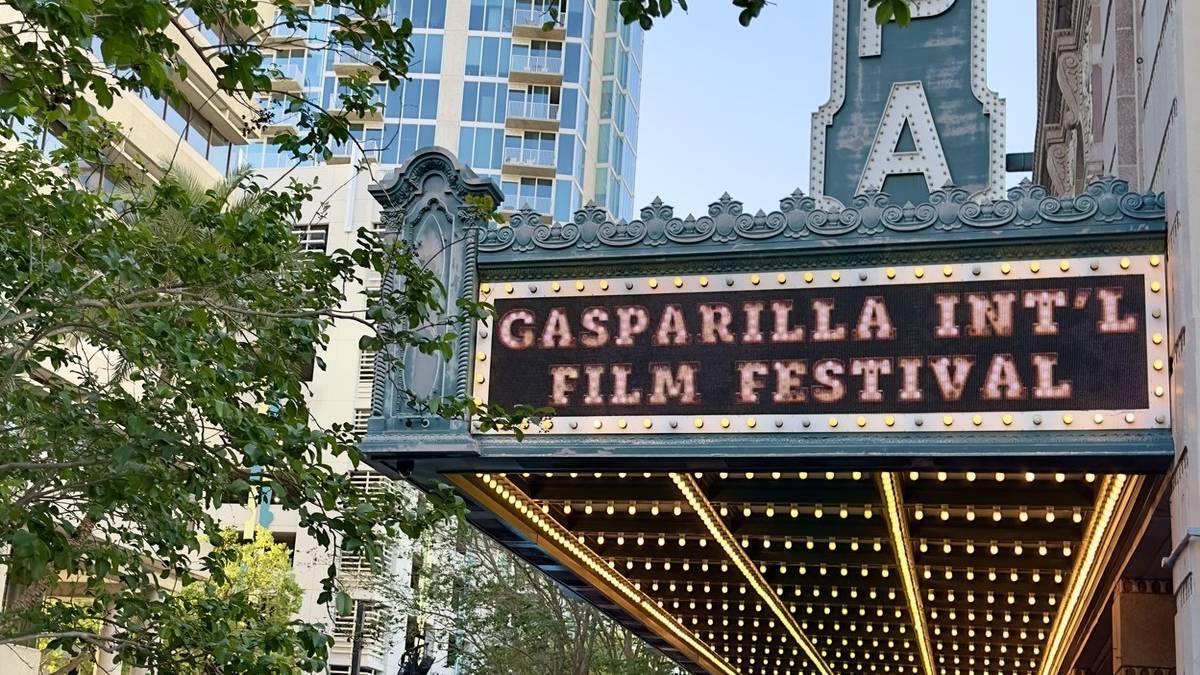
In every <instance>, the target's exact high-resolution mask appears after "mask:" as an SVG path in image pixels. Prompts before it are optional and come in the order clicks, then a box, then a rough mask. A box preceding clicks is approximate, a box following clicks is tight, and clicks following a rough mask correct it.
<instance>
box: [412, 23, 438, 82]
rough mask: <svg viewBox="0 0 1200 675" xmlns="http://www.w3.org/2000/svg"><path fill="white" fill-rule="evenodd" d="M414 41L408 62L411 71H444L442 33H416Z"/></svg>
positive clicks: (413, 37)
mask: <svg viewBox="0 0 1200 675" xmlns="http://www.w3.org/2000/svg"><path fill="white" fill-rule="evenodd" d="M409 41H410V42H412V54H411V56H410V59H409V63H408V72H409V73H440V72H442V34H441V33H416V34H414V35H413V36H412V37H411V38H409Z"/></svg>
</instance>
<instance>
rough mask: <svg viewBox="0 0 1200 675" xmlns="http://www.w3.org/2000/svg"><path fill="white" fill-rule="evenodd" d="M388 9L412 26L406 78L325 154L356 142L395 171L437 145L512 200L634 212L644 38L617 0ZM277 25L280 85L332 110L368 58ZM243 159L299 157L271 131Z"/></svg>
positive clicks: (448, 2) (460, 0) (547, 208)
mask: <svg viewBox="0 0 1200 675" xmlns="http://www.w3.org/2000/svg"><path fill="white" fill-rule="evenodd" d="M554 6H557V9H558V16H559V21H558V23H557V25H556V26H555V27H553V28H552V29H550V30H545V28H544V25H545V24H546V22H547V21H548V20H549V17H550V16H551V12H550V10H551V8H552V7H554ZM392 8H393V13H394V15H395V16H396V17H397V19H399V18H403V17H407V18H409V19H410V20H411V21H412V23H413V26H414V35H413V38H412V44H413V48H414V53H413V57H412V66H411V71H410V74H411V79H410V80H408V81H407V82H405V83H404V84H403V86H402V87H400V88H398V89H396V90H395V91H387V90H386V88H385V87H384V86H383V85H380V86H379V92H380V96H382V97H383V103H384V105H383V110H382V113H381V114H379V115H377V116H375V117H373V118H369V119H355V120H354V121H353V127H352V133H353V135H354V136H355V138H356V139H358V141H359V143H358V144H348V145H347V146H346V147H344V148H341V149H339V150H338V151H337V154H336V156H335V157H334V158H333V159H332V160H331V161H330V162H329V163H330V164H337V163H348V162H350V161H351V153H353V152H356V151H357V147H358V146H359V145H361V147H362V148H364V149H365V151H366V153H367V154H368V159H370V160H373V161H376V162H378V163H379V165H380V166H381V167H382V168H388V167H390V166H395V165H398V164H400V163H402V162H403V161H404V159H405V158H406V157H408V156H409V155H410V154H412V152H413V151H414V150H415V149H417V148H419V147H423V146H427V145H440V146H442V147H445V148H449V149H451V150H453V151H454V152H456V153H457V154H458V155H459V157H461V158H462V160H463V161H464V162H465V163H466V164H468V165H470V166H471V167H472V168H473V169H474V170H475V171H476V172H477V173H479V174H480V175H482V176H486V177H489V178H492V179H493V180H495V181H496V182H497V183H499V184H500V186H501V187H502V189H503V191H504V194H505V202H504V205H503V207H504V209H505V210H508V211H512V210H515V209H517V208H519V207H523V206H529V207H531V208H533V209H534V210H535V211H537V212H539V213H542V214H544V215H546V216H552V217H553V218H554V219H556V220H567V219H569V218H570V216H571V213H572V212H573V211H575V210H576V209H578V208H580V207H581V206H582V205H583V204H585V203H586V202H588V201H590V200H594V201H595V202H596V203H597V204H600V205H601V206H604V207H606V208H607V209H608V210H609V211H610V212H611V213H613V214H614V215H616V216H619V217H630V216H631V215H632V212H633V184H634V171H635V165H636V162H637V126H638V106H639V100H640V89H641V68H642V63H641V61H642V36H643V34H642V30H641V29H640V28H639V27H637V26H626V25H624V24H623V23H622V22H621V20H620V17H619V15H618V12H617V3H616V2H613V1H611V0H557V2H556V3H547V2H545V0H394V2H393V5H392ZM320 9H321V8H318V10H317V11H320ZM323 30H324V27H323V26H320V25H318V24H313V25H312V26H311V27H310V32H309V33H308V34H307V35H304V36H299V37H300V38H307V39H308V40H311V41H314V42H316V41H319V40H321V39H323V37H324V36H323V35H322V34H321V31H323ZM282 31H283V32H281V33H280V34H279V35H276V36H275V39H277V40H278V47H277V48H276V50H275V56H274V58H275V64H276V66H277V67H278V69H279V71H280V72H281V73H282V74H283V77H284V78H285V79H284V80H283V81H281V82H279V83H277V84H278V85H281V86H284V87H290V88H291V89H292V90H294V91H297V92H299V91H303V92H304V93H305V95H307V96H309V97H310V99H311V100H314V101H316V102H319V103H321V104H322V105H324V106H325V107H327V108H336V105H337V91H338V86H339V79H340V78H344V77H347V76H349V75H352V74H353V73H355V72H356V71H359V70H362V69H369V68H370V67H371V66H369V65H368V64H367V63H364V61H367V62H369V61H370V59H358V58H355V55H354V54H333V53H330V52H328V51H317V50H312V51H309V50H307V49H305V48H304V42H305V40H304V39H296V38H297V36H293V35H291V34H290V31H288V30H287V29H282ZM286 122H287V121H286V120H279V121H278V123H279V124H286ZM268 131H269V130H268ZM268 135H269V134H264V136H268ZM243 161H245V162H246V163H248V164H250V165H251V166H254V167H256V168H264V169H266V168H283V167H289V166H291V165H292V163H293V161H292V160H291V158H290V157H289V156H286V155H284V154H281V153H279V152H278V151H277V150H276V149H275V148H274V147H273V146H272V145H271V144H270V143H269V142H268V141H266V140H263V141H259V142H257V143H255V144H252V145H250V146H249V147H247V148H246V149H245V151H244V153H243Z"/></svg>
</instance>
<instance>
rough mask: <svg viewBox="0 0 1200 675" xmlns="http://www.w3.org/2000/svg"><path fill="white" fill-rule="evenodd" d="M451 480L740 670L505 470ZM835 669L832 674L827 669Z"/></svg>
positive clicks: (591, 579) (686, 644)
mask: <svg viewBox="0 0 1200 675" xmlns="http://www.w3.org/2000/svg"><path fill="white" fill-rule="evenodd" d="M449 478H450V480H451V482H453V483H454V484H455V485H457V486H458V487H459V488H460V489H462V490H463V491H464V492H466V493H467V494H469V495H470V496H471V497H473V498H474V499H476V500H478V501H479V502H480V504H482V505H483V506H484V507H486V508H487V509H488V510H489V511H491V512H492V513H495V514H496V515H499V516H502V517H504V519H505V521H506V522H507V523H508V524H510V525H513V526H515V527H516V528H517V529H518V530H520V531H521V533H522V534H524V535H525V536H527V537H529V538H530V540H532V541H533V542H534V543H535V544H537V545H538V546H539V547H541V548H542V550H544V551H546V553H548V554H550V555H552V556H554V557H555V558H557V559H558V560H559V561H561V562H563V563H564V564H566V565H567V567H569V568H570V569H571V571H572V572H574V573H576V574H578V575H579V576H580V577H581V578H582V579H583V580H584V581H586V582H587V583H588V584H590V585H591V586H592V587H594V588H596V589H597V590H599V591H601V592H602V593H604V594H605V595H606V596H608V598H609V599H611V600H612V601H613V602H615V603H617V604H618V605H620V606H621V608H622V609H624V610H626V611H628V612H630V613H631V614H632V615H633V616H634V617H636V618H639V619H641V620H642V622H643V623H645V624H646V625H647V627H649V628H650V629H651V630H654V631H655V632H656V633H658V634H659V635H661V636H662V637H663V638H665V639H666V640H667V641H668V642H670V643H671V645H672V646H673V647H675V648H676V649H679V650H680V651H681V652H683V653H684V654H685V655H686V656H687V657H688V658H691V659H693V660H694V661H696V663H697V664H699V665H700V666H702V667H705V668H711V669H715V670H714V672H717V673H721V675H739V673H738V670H736V669H735V668H733V667H732V666H730V665H729V664H728V663H727V662H726V661H725V659H724V658H723V657H722V656H721V655H720V654H718V653H717V652H716V651H715V650H713V648H712V647H711V646H709V645H708V644H707V643H705V642H703V641H702V640H700V639H698V638H697V637H696V636H695V635H693V634H692V632H691V631H689V630H688V629H687V628H685V627H684V626H683V625H682V624H680V623H679V621H678V620H677V619H676V618H675V617H674V616H671V614H670V613H668V612H667V611H666V610H664V609H663V608H662V607H660V606H659V605H658V603H656V602H655V601H654V600H652V599H651V598H650V597H649V596H647V595H646V594H645V593H642V592H641V590H639V589H638V588H636V587H634V585H633V584H632V583H630V581H629V580H628V579H627V578H625V576H624V575H622V574H620V573H618V572H617V571H616V570H615V569H613V568H612V567H610V566H609V564H608V563H607V562H605V561H604V559H603V558H601V557H600V556H599V555H597V554H596V553H595V552H594V551H592V550H591V549H590V548H588V547H587V546H584V545H582V544H580V543H579V542H578V540H577V539H576V535H575V534H574V533H572V532H571V531H570V530H568V529H566V528H565V527H563V526H562V525H560V524H559V523H558V521H557V520H555V519H554V518H552V517H550V516H549V515H545V514H544V512H543V511H542V509H541V507H539V506H538V505H537V503H536V502H534V501H533V499H531V498H530V497H529V496H528V495H526V494H525V493H524V492H522V491H521V489H520V488H518V487H517V486H516V485H515V484H513V483H512V481H510V480H508V479H507V478H505V477H504V476H503V475H492V474H476V480H471V479H470V478H468V477H466V476H462V475H452V476H450V477H449ZM826 675H829V674H826Z"/></svg>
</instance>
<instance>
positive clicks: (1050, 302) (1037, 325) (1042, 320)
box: [1025, 289, 1067, 335]
mask: <svg viewBox="0 0 1200 675" xmlns="http://www.w3.org/2000/svg"><path fill="white" fill-rule="evenodd" d="M1025 306H1026V307H1028V308H1033V307H1037V321H1035V322H1034V323H1033V334H1034V335H1058V324H1057V323H1055V322H1054V308H1055V307H1066V306H1067V292H1066V291H1064V290H1061V289H1060V290H1053V291H1025Z"/></svg>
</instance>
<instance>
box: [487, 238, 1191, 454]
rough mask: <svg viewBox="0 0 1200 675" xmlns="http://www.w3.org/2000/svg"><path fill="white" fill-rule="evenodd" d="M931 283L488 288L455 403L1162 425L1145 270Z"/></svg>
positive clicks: (699, 428) (1022, 269) (1097, 426)
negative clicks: (466, 385)
mask: <svg viewBox="0 0 1200 675" xmlns="http://www.w3.org/2000/svg"><path fill="white" fill-rule="evenodd" d="M934 268H936V269H938V270H939V273H938V274H930V273H927V272H926V269H925V267H923V266H918V265H914V266H910V267H890V268H860V269H847V270H834V271H830V272H817V273H815V274H814V273H812V272H811V271H810V272H808V273H805V272H804V271H796V270H764V271H760V272H758V273H753V272H746V273H721V275H722V277H724V281H725V283H721V284H715V283H711V282H710V279H709V277H707V276H704V275H695V276H678V277H675V282H674V283H672V284H659V283H656V282H655V280H652V279H649V278H637V277H630V278H623V279H607V280H605V281H604V282H590V281H587V280H574V281H575V282H574V283H570V282H569V281H568V280H561V281H559V282H557V283H553V284H552V285H551V287H552V288H553V291H552V293H551V294H547V293H546V292H545V290H541V292H539V288H538V284H529V283H520V284H517V283H497V284H496V286H498V287H502V288H504V289H506V290H505V291H504V293H503V294H499V295H494V296H492V298H491V300H492V302H493V303H494V306H495V308H496V312H497V316H498V320H497V321H496V327H497V329H496V330H495V331H494V332H493V331H488V330H486V326H482V325H481V326H480V330H479V331H478V338H477V339H476V341H475V350H476V355H475V356H476V358H474V359H472V360H471V362H472V363H473V364H475V365H474V368H475V370H474V377H473V378H472V380H473V382H474V383H475V384H474V390H473V392H472V393H473V395H474V396H475V397H476V398H478V399H479V400H480V401H483V402H486V403H488V404H495V405H499V406H502V407H505V408H509V407H512V406H514V405H517V404H520V403H532V404H534V405H545V406H549V407H551V408H553V409H554V413H553V415H552V416H551V417H550V418H549V419H547V420H544V421H543V424H541V425H539V427H538V429H539V431H538V433H548V434H623V433H640V434H672V433H690V434H723V433H770V432H785V433H812V432H824V433H870V432H893V433H894V432H930V433H938V432H964V433H970V432H976V431H1030V432H1037V431H1077V430H1078V431H1104V430H1122V429H1124V430H1132V429H1160V428H1168V427H1169V425H1170V420H1169V417H1170V401H1169V396H1168V389H1169V385H1168V381H1167V378H1168V376H1167V372H1166V368H1165V364H1166V362H1167V345H1166V340H1165V339H1164V336H1166V335H1168V334H1169V332H1168V326H1167V317H1166V304H1165V302H1166V301H1165V294H1164V293H1163V292H1162V290H1163V288H1164V283H1165V280H1164V274H1165V272H1164V267H1163V266H1162V265H1161V264H1158V261H1157V258H1156V257H1149V256H1148V257H1145V258H1137V259H1134V258H1129V257H1111V256H1110V257H1102V258H1087V259H1082V258H1080V259H1069V260H1029V261H1024V262H1017V261H1008V262H987V263H975V262H973V263H957V264H955V263H952V264H946V265H937V266H935V267H934V266H931V268H930V269H934ZM1050 270H1054V271H1053V272H1049V271H1050ZM763 277H767V278H774V279H778V280H779V281H778V284H771V285H769V286H766V285H764V284H762V279H763ZM793 279H803V280H804V281H803V283H792V282H791V281H790V280H793ZM501 281H503V280H501ZM617 288H628V289H639V290H634V291H632V292H630V293H624V292H622V293H616V292H614V290H613V289H617ZM475 431H476V432H479V430H478V429H476V430H475ZM487 433H505V432H504V431H502V430H500V431H489V432H487Z"/></svg>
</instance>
